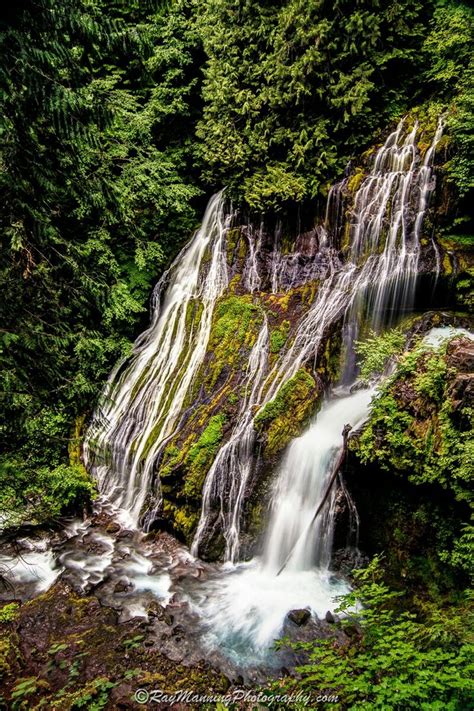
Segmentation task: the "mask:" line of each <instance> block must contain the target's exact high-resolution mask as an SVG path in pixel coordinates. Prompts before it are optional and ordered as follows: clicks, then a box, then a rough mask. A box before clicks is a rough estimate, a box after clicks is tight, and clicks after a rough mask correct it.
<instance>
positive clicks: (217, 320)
mask: <svg viewBox="0 0 474 711" xmlns="http://www.w3.org/2000/svg"><path fill="white" fill-rule="evenodd" d="M231 237H232V242H231V253H232V264H233V265H234V267H235V265H236V263H237V267H235V268H240V269H242V268H243V266H242V264H243V262H242V256H241V255H242V254H243V252H244V250H243V248H242V241H244V240H243V238H242V233H241V232H240V231H239V230H233V231H231ZM244 243H245V241H244ZM236 260H237V262H236ZM317 290H318V284H317V282H311V283H307V284H304V285H300V286H298V287H295V288H294V289H289V290H288V291H285V292H282V293H275V294H273V293H266V292H261V291H258V292H254V293H253V294H250V293H248V292H247V291H246V290H245V287H244V285H243V284H242V280H241V275H239V274H238V273H237V272H236V274H235V276H234V278H233V279H232V280H231V282H230V285H229V288H228V289H227V291H226V292H225V293H224V294H223V296H222V297H221V298H220V300H219V301H218V302H217V304H216V307H215V310H214V314H213V319H212V326H211V332H210V336H209V342H208V347H207V352H206V356H205V359H204V362H203V364H202V366H201V368H200V370H199V372H198V375H197V377H196V379H195V381H194V382H193V383H192V386H191V389H190V391H189V393H188V396H187V399H186V402H185V410H184V412H183V417H182V421H181V426H180V428H179V430H178V431H177V432H176V434H175V435H174V436H173V437H172V438H171V439H170V440H169V441H168V442H167V445H166V447H165V449H164V450H163V453H162V456H161V459H160V461H159V464H158V474H159V477H160V481H161V490H162V496H163V504H162V510H161V513H160V518H159V519H158V521H157V526H159V527H164V528H165V529H167V530H170V531H172V532H173V533H174V534H175V535H177V536H178V537H179V538H180V539H182V540H184V541H186V542H187V543H190V542H191V540H192V538H193V535H194V532H195V529H196V526H197V523H198V520H199V515H200V511H201V503H202V490H203V486H204V482H205V479H206V475H207V473H208V471H209V469H210V467H211V465H212V463H213V461H214V458H215V456H216V454H217V452H218V450H219V448H220V447H221V446H222V445H223V444H224V443H225V442H226V441H227V439H228V438H229V436H230V433H231V432H232V429H233V426H234V425H235V423H236V419H237V416H238V414H239V411H240V408H241V405H242V400H243V399H244V397H245V394H246V390H247V392H248V389H249V388H251V387H252V385H253V383H249V382H246V380H245V374H246V371H247V368H248V361H249V355H250V352H251V350H252V348H253V346H254V345H255V342H256V339H257V338H258V335H259V333H260V330H261V328H262V326H263V323H264V319H266V321H267V324H268V334H269V336H268V340H269V342H268V353H267V363H266V370H267V372H269V371H270V369H271V367H272V365H273V364H274V363H275V361H276V360H277V358H278V357H280V356H281V354H282V353H284V351H285V349H286V348H288V347H289V346H290V345H291V343H292V339H293V335H294V331H295V328H296V325H297V324H298V322H299V320H300V319H301V317H302V316H303V315H304V314H305V313H306V312H307V310H308V308H309V307H310V305H311V304H312V302H313V300H314V298H315V296H316V294H317ZM321 363H322V364H321V368H320V370H321V372H320V373H317V374H316V373H315V374H311V372H310V370H309V369H308V370H305V369H301V371H299V372H298V373H297V374H296V376H295V377H294V378H292V379H291V380H290V381H289V382H288V383H287V384H286V385H285V386H284V387H283V388H282V390H281V391H280V393H279V394H278V395H277V397H276V398H275V400H273V401H272V402H270V403H268V405H267V406H266V407H265V408H263V410H264V411H262V415H260V414H258V416H257V422H258V439H259V441H258V442H257V446H256V451H255V460H256V462H257V460H258V459H259V457H258V453H259V450H261V451H260V455H261V456H260V460H263V462H264V463H265V462H266V461H269V460H271V461H272V462H274V461H275V456H276V455H277V454H278V453H279V452H281V451H282V449H283V448H284V447H285V446H286V445H287V444H288V442H289V441H290V440H291V439H292V438H293V437H295V436H296V435H298V434H299V433H300V432H301V431H302V428H303V426H304V424H305V422H306V421H307V419H308V417H309V416H310V415H311V413H312V412H313V411H314V409H315V405H316V402H317V400H318V397H319V395H320V393H321V392H322V389H323V382H327V378H326V377H325V374H324V372H323V371H324V369H325V367H326V360H325V357H324V358H323V360H322V361H321ZM278 411H279V414H278V415H277V412H278ZM257 413H258V406H257V407H256V409H255V414H257ZM272 413H273V414H272ZM150 439H151V441H150V446H151V444H152V439H153V435H152V436H151V438H150ZM262 442H265V446H264V447H263V449H262V447H261V446H260V443H262ZM262 455H263V456H262ZM259 479H260V475H257V477H256V482H255V483H256V484H259V483H260V482H259ZM251 493H252V492H251V491H249V492H248V495H249V496H250V495H251ZM252 515H253V514H252ZM214 548H215V546H214ZM213 550H214V549H213ZM215 555H218V552H217V551H216V552H215ZM214 557H215V556H214Z"/></svg>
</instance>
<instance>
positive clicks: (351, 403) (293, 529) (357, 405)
mask: <svg viewBox="0 0 474 711" xmlns="http://www.w3.org/2000/svg"><path fill="white" fill-rule="evenodd" d="M403 128H404V121H403V120H402V121H400V123H399V124H398V126H397V128H396V130H395V131H394V132H393V133H391V134H390V135H389V137H388V138H387V140H386V141H385V143H384V145H383V146H382V147H381V148H380V149H379V151H378V152H377V153H376V155H375V159H374V162H373V167H372V170H371V172H370V173H369V175H368V176H367V177H366V178H365V180H364V181H363V182H362V184H361V186H360V188H359V190H358V192H357V194H356V196H355V200H354V209H353V215H352V222H351V232H350V236H351V240H350V247H349V250H350V251H349V254H350V260H349V261H348V262H347V263H346V264H345V265H344V266H343V267H342V268H341V269H340V270H339V271H338V272H335V273H333V274H331V275H330V276H329V278H328V279H327V281H326V283H325V284H324V286H323V288H322V289H321V290H320V293H319V297H318V298H317V299H316V301H315V303H314V305H313V307H312V309H311V310H310V311H309V313H308V315H307V317H306V318H305V319H304V320H303V321H302V323H301V327H300V329H299V332H298V334H297V337H296V338H295V341H294V343H293V346H292V348H290V350H289V351H288V352H287V353H286V354H285V355H284V356H283V359H282V363H280V364H277V366H276V374H275V375H276V377H275V379H274V380H273V382H272V386H271V388H270V389H269V394H270V395H272V394H273V393H274V392H275V389H276V388H277V387H278V386H279V384H280V383H281V382H282V381H283V380H284V379H285V378H286V377H288V373H291V374H292V373H295V372H296V370H297V369H298V368H299V367H300V365H301V364H303V363H304V362H305V361H306V360H307V359H308V356H309V355H310V353H311V352H312V351H314V349H315V347H316V349H317V346H318V345H319V343H320V341H321V338H322V337H323V335H324V333H325V330H326V327H327V325H328V324H329V323H331V322H334V320H335V319H337V318H338V317H339V316H340V315H343V314H345V321H344V325H343V335H344V336H345V341H346V342H345V350H346V363H345V367H343V373H342V378H341V380H342V384H345V385H347V384H348V381H349V382H350V380H351V373H352V372H353V371H354V362H353V353H352V343H353V340H354V338H355V337H356V334H357V333H358V330H359V320H360V316H361V301H362V298H361V297H362V296H364V295H365V296H367V297H368V304H367V305H366V309H367V313H368V320H369V322H370V323H371V324H372V326H373V327H374V328H376V329H380V327H381V325H382V324H383V323H384V322H385V323H392V322H393V320H394V318H395V316H396V315H397V314H400V313H401V312H403V311H404V310H405V309H407V308H408V307H409V306H411V305H412V302H413V298H414V289H415V285H416V278H417V274H418V259H419V253H420V231H421V225H422V222H423V218H424V216H425V213H426V209H427V207H428V200H429V195H430V193H431V192H432V190H433V189H434V176H433V171H432V161H433V156H434V152H435V149H436V145H437V143H438V141H439V140H440V138H441V134H442V130H443V121H442V120H440V121H439V123H438V128H437V131H436V134H435V136H434V139H433V142H432V144H431V146H430V148H429V149H428V151H427V152H426V155H425V157H424V160H423V161H422V163H421V166H420V165H419V160H420V159H419V152H418V149H417V146H416V136H417V132H418V124H417V123H416V122H415V124H414V126H413V128H412V130H411V131H409V132H408V133H407V134H406V136H405V137H404V136H403ZM340 202H341V197H340V191H336V193H334V192H330V194H329V199H328V208H327V211H326V223H327V224H328V223H329V219H328V216H329V215H330V214H331V211H332V212H333V213H335V214H336V216H337V219H340V217H339V216H340V215H341V212H342V208H341V205H340ZM334 204H335V207H334ZM335 234H336V236H338V235H339V234H340V227H339V225H337V223H336V226H335ZM362 258H363V260H364V261H362V266H361V267H358V262H360V261H361V259H362ZM387 311H388V312H389V316H388V317H386V316H385V314H386V312H387ZM316 353H317V350H316ZM275 383H276V384H275ZM372 395H373V390H370V389H367V390H361V391H357V392H355V393H353V394H349V395H346V396H345V397H342V398H334V397H332V398H329V399H328V400H327V401H326V402H325V403H324V404H323V407H322V409H321V411H320V412H319V414H318V415H317V417H316V420H315V421H314V422H313V423H312V424H311V425H310V427H309V428H308V429H307V430H306V432H305V433H304V435H302V436H301V437H299V438H298V439H296V440H294V441H293V442H292V443H291V445H290V447H289V448H288V450H287V453H286V455H285V457H284V459H283V462H282V464H281V466H280V469H279V472H278V475H277V479H276V484H275V487H274V492H273V497H272V511H271V518H270V523H269V527H268V531H267V539H266V547H265V552H264V565H265V566H268V567H269V568H270V569H276V570H277V571H278V570H279V569H280V567H281V565H283V564H287V565H288V567H289V568H290V569H294V570H306V569H308V568H311V567H312V566H314V565H316V566H318V567H322V568H324V567H328V565H329V562H330V554H331V548H332V535H333V528H334V500H335V491H333V492H332V494H331V496H330V497H329V500H328V501H327V503H326V504H325V506H324V509H323V511H322V512H321V514H320V515H319V517H318V518H317V519H316V521H314V522H312V516H313V513H314V511H315V509H316V506H317V505H318V502H319V501H320V500H321V498H322V496H323V493H324V491H325V489H326V486H327V482H328V477H329V476H330V474H331V465H332V462H333V461H334V460H335V458H336V457H337V456H338V454H339V452H340V450H341V447H342V430H343V427H344V426H345V425H346V424H349V425H351V427H357V426H359V425H360V424H361V423H362V422H363V421H364V420H365V419H366V417H367V414H368V410H369V404H370V400H371V398H372ZM267 397H268V395H267ZM288 556H289V559H288Z"/></svg>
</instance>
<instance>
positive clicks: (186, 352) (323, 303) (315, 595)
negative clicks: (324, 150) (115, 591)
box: [85, 121, 443, 649]
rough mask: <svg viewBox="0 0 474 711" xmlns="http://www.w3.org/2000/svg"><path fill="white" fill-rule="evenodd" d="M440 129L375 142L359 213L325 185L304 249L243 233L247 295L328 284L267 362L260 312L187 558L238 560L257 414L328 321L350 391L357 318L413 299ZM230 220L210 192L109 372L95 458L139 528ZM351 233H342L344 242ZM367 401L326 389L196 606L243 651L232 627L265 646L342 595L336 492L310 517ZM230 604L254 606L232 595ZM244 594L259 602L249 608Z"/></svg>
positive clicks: (195, 356) (201, 340) (385, 317)
mask: <svg viewBox="0 0 474 711" xmlns="http://www.w3.org/2000/svg"><path fill="white" fill-rule="evenodd" d="M442 128H443V124H442V121H440V122H439V126H438V130H437V132H436V135H435V137H434V139H433V142H432V144H431V147H430V148H429V150H428V151H427V152H426V154H425V156H424V158H422V157H421V155H420V151H419V149H418V147H417V135H418V126H417V124H415V125H414V126H413V127H412V128H411V129H410V130H406V127H405V122H404V121H401V122H400V123H399V125H398V126H397V128H396V130H395V131H394V132H393V133H392V134H391V135H390V136H389V137H388V138H387V140H386V142H385V143H384V145H383V146H382V147H381V148H380V149H379V150H378V151H377V153H376V155H375V157H374V160H373V164H372V168H371V169H370V171H369V173H368V175H367V176H366V177H365V179H364V180H363V181H362V183H361V185H360V187H359V189H358V190H357V191H356V193H355V195H354V199H353V203H352V207H351V203H350V201H349V199H348V196H349V195H348V185H349V180H348V179H347V178H345V179H344V180H343V181H342V182H341V183H338V184H337V185H335V186H334V187H333V188H332V190H331V191H330V194H329V198H328V206H327V210H326V218H325V222H324V224H323V225H320V226H319V227H318V228H317V229H316V230H315V231H314V233H308V235H307V236H303V237H307V239H306V252H305V253H304V254H303V253H300V252H298V249H297V250H296V252H295V254H291V255H283V254H281V253H280V252H279V251H278V250H279V243H280V241H281V235H280V230H279V229H277V230H276V232H275V238H274V244H273V252H271V251H270V252H268V244H267V245H265V244H264V242H265V240H264V232H263V226H261V227H260V229H259V230H258V231H257V233H255V234H253V233H252V231H251V230H250V229H249V230H248V233H247V238H248V240H249V241H250V246H249V251H248V254H247V259H246V263H245V265H244V268H243V275H242V283H243V285H244V288H245V289H246V290H247V292H250V293H251V294H253V295H254V299H255V298H256V299H258V298H259V290H260V289H262V288H263V285H264V284H268V285H269V288H270V290H271V291H272V292H273V293H275V292H277V291H281V290H282V289H283V285H284V284H285V285H286V286H285V288H289V287H290V286H291V285H293V284H295V283H304V281H305V279H307V280H309V281H311V280H314V279H315V278H316V275H317V278H318V281H319V288H318V291H317V293H316V296H315V298H314V301H313V303H312V305H311V306H310V307H309V309H308V310H307V312H306V314H305V315H304V316H303V317H302V318H301V319H300V321H299V323H298V324H297V327H296V329H295V331H294V332H293V333H292V337H291V339H290V341H289V345H287V347H286V348H285V349H283V350H282V352H281V354H279V355H278V356H277V357H275V358H273V359H270V358H269V356H268V354H269V324H268V322H267V318H266V317H265V318H264V319H263V322H262V325H261V328H260V333H259V334H258V337H257V339H256V341H255V343H254V345H253V347H252V350H251V353H250V355H249V361H248V367H247V370H246V372H245V373H243V374H242V379H241V382H240V385H239V387H241V388H242V390H241V392H242V393H243V395H242V396H241V400H240V408H239V412H238V413H237V416H236V418H235V420H234V422H233V426H232V430H231V433H230V436H229V437H228V439H227V441H226V442H225V443H224V444H223V445H222V446H221V447H220V449H219V450H218V452H217V453H216V456H215V458H214V461H213V464H212V465H211V467H210V469H209V471H208V473H207V476H206V480H205V483H204V488H203V497H202V510H201V516H200V520H199V523H198V526H197V529H196V532H195V537H194V541H193V545H192V552H193V554H194V555H198V554H199V553H200V552H201V550H202V549H203V546H204V544H205V542H206V541H207V540H209V539H212V537H213V536H215V535H223V538H224V541H225V559H226V560H227V561H230V562H232V563H236V561H237V560H238V558H239V554H240V547H241V541H240V535H241V519H242V512H243V505H244V501H245V498H246V493H247V488H248V484H249V482H250V481H251V478H252V474H253V470H254V463H255V462H254V459H255V436H256V435H255V430H254V426H253V420H254V416H255V413H256V412H258V411H259V409H260V408H262V407H263V406H265V405H266V404H267V403H269V402H270V401H271V400H272V399H273V398H274V397H275V395H276V394H277V393H278V391H279V389H280V388H281V387H282V385H284V384H285V383H286V382H288V381H289V380H290V378H292V377H293V376H294V375H295V374H296V372H297V371H298V370H299V369H300V368H302V367H307V366H308V365H310V364H311V363H316V361H317V358H318V353H319V350H320V346H321V345H322V343H323V341H324V339H325V337H326V335H327V333H328V330H329V327H331V326H333V325H334V324H335V323H337V322H338V321H339V320H341V319H342V320H343V321H344V339H345V342H346V348H345V350H346V363H347V367H346V368H345V374H344V377H343V384H346V385H347V384H349V383H350V382H351V380H352V379H353V377H354V363H353V358H352V360H351V358H350V357H349V355H350V353H351V349H352V342H353V340H354V338H355V337H357V333H358V324H359V321H360V318H361V316H362V315H363V316H364V318H365V320H366V321H368V322H369V323H371V324H372V327H373V328H375V329H379V328H380V327H381V326H382V325H383V324H387V323H391V322H392V321H393V320H394V318H395V317H396V315H397V314H399V313H400V312H402V311H404V310H406V309H409V308H410V307H411V305H412V302H413V297H414V288H415V283H416V276H417V273H418V263H419V255H420V234H421V228H422V224H423V218H424V216H425V213H426V209H427V207H428V202H429V196H430V193H431V192H432V190H433V189H434V173H433V170H432V163H433V156H434V153H435V150H436V145H437V143H438V141H439V139H440V137H441V132H442ZM347 220H348V221H349V226H348V228H347V229H345V224H347ZM229 226H230V216H227V217H226V216H225V215H224V211H223V201H222V197H221V196H216V197H215V198H213V199H212V200H211V202H210V204H209V206H208V209H207V211H206V215H205V218H204V221H203V225H202V227H201V229H200V230H199V231H198V232H197V233H196V235H195V236H194V238H193V240H192V241H191V243H190V245H189V246H188V247H187V248H186V249H185V250H183V252H182V253H181V255H180V256H179V257H178V258H177V259H176V261H175V262H174V264H173V265H172V267H171V268H170V270H169V271H168V272H167V273H166V274H165V276H164V277H163V278H162V280H161V281H160V284H159V285H158V286H157V288H156V291H155V295H154V300H153V305H152V306H153V319H152V324H151V326H150V328H149V329H148V331H146V332H145V333H144V334H143V335H142V336H141V337H140V338H139V339H138V340H137V342H136V344H135V346H134V349H133V353H132V356H131V357H130V358H129V359H127V360H126V361H125V362H124V363H123V364H121V365H120V366H119V367H118V368H117V369H116V370H115V371H114V373H113V374H112V376H111V378H110V380H109V383H108V385H107V388H106V390H105V393H104V396H103V398H102V401H101V404H100V407H99V409H98V411H97V413H96V415H95V416H94V419H93V422H92V423H91V426H90V428H89V432H88V435H87V442H86V450H85V456H86V462H87V464H88V466H89V467H90V468H91V469H93V470H94V471H95V472H96V476H97V478H98V479H99V483H100V487H101V490H102V492H103V493H104V494H105V495H106V496H107V498H108V499H109V500H111V501H112V502H113V503H114V504H115V505H116V506H117V507H119V508H122V509H124V510H125V511H126V512H127V514H128V515H129V518H130V520H131V521H132V523H134V524H135V525H136V524H137V523H138V521H139V518H140V513H141V512H142V511H143V509H144V506H145V502H146V501H147V500H149V497H150V494H151V492H152V491H156V490H157V487H158V482H155V481H154V478H155V471H156V470H157V469H158V468H159V456H160V453H161V451H162V450H163V447H164V446H165V445H166V443H167V442H168V441H169V439H170V438H171V437H172V436H173V434H174V433H175V432H176V431H177V429H178V428H179V426H180V422H181V421H182V418H183V411H185V410H186V408H187V407H189V406H191V405H192V403H188V402H187V401H186V396H187V394H188V393H189V391H190V387H191V385H192V383H193V380H194V379H195V376H196V374H197V372H198V370H199V367H200V366H201V365H202V363H203V361H204V355H205V351H206V346H207V344H208V340H209V335H210V329H211V320H212V314H213V310H214V305H215V303H216V300H217V299H218V298H219V297H220V295H221V294H223V292H224V290H225V288H226V286H227V284H228V266H227V261H226V256H227V255H226V244H225V243H226V232H227V228H228V227H229ZM344 234H346V235H348V237H349V240H348V244H346V245H345V246H344V244H342V242H343V239H344V238H343V236H344ZM252 235H253V238H252ZM265 249H267V252H265ZM341 250H342V251H341ZM308 254H309V255H310V256H309V257H308ZM341 255H342V256H341ZM305 260H306V261H305ZM308 260H309V261H308ZM301 265H303V269H302V270H301V269H300V266H301ZM261 269H266V270H267V273H265V274H264V273H262V272H261V271H260V270H261ZM299 269H300V271H302V272H303V274H304V278H303V282H301V281H300V278H301V274H299V273H298V270H299ZM198 303H202V309H199V308H198ZM189 324H191V327H190V325H189ZM269 364H271V365H269ZM372 394H373V391H371V390H361V391H357V392H355V393H352V394H351V393H348V391H347V390H346V392H345V394H344V395H343V396H342V397H339V398H336V397H335V395H334V394H333V395H332V396H331V397H330V398H329V399H328V400H326V402H325V403H323V406H322V409H321V411H320V413H319V415H318V416H317V418H316V419H315V420H314V422H313V423H312V424H311V425H310V426H309V428H308V429H307V431H306V432H305V433H304V434H303V435H302V436H301V437H299V438H298V439H296V440H295V441H294V442H293V443H292V444H291V445H290V447H289V448H288V450H287V452H286V454H285V456H284V459H283V462H282V464H281V466H280V468H279V471H278V472H277V475H276V479H275V485H274V489H273V497H272V505H271V514H270V522H269V527H268V531H267V535H266V540H265V548H264V552H263V556H262V558H261V559H255V560H254V561H251V562H250V563H246V564H240V565H237V566H236V567H234V568H229V567H227V568H226V570H227V573H226V576H225V579H224V580H223V579H222V577H219V579H218V581H217V582H216V588H215V589H214V590H213V589H212V583H211V582H210V583H209V584H208V586H207V588H206V598H205V600H200V602H198V603H196V604H197V607H198V608H199V611H200V614H201V615H202V616H203V617H204V618H206V616H209V617H211V618H212V620H213V634H214V635H217V638H218V639H219V640H220V641H221V642H222V640H223V639H224V638H226V635H228V634H229V629H230V628H231V629H232V633H231V636H232V641H231V642H229V645H230V647H232V645H234V646H235V644H237V642H236V635H237V637H238V638H239V639H241V640H243V642H242V643H243V644H244V646H245V645H247V644H248V643H249V640H251V641H252V644H253V645H254V646H255V647H256V648H261V649H263V648H266V647H267V646H268V644H270V643H271V639H272V638H273V637H274V636H276V635H277V634H278V632H279V630H280V628H281V626H282V624H283V620H284V617H285V614H286V612H287V611H288V609H290V608H291V607H306V606H308V607H310V608H311V609H312V610H313V611H315V612H317V613H321V612H324V609H325V608H326V609H327V607H328V606H330V599H331V598H332V597H333V595H334V592H335V591H336V592H337V591H341V590H342V589H343V588H344V586H343V585H342V584H341V583H337V581H334V579H333V578H332V577H331V574H330V572H329V563H330V553H331V546H332V531H333V523H334V501H335V498H334V496H335V495H334V493H333V494H332V495H330V496H329V497H328V501H327V504H326V505H325V507H324V509H323V511H322V512H321V514H320V516H318V517H317V518H316V520H315V521H312V517H313V513H314V510H315V507H316V506H317V504H318V501H319V499H320V498H321V496H322V494H323V492H324V491H325V488H326V485H327V482H328V476H329V475H330V472H331V467H332V463H333V461H334V460H335V458H336V457H337V456H338V453H339V452H340V449H341V447H342V429H343V427H344V425H346V424H350V425H351V426H352V427H357V426H359V425H360V424H361V423H362V422H363V421H364V419H365V418H366V416H367V412H368V409H369V405H370V400H371V397H372ZM152 517H153V511H152V513H151V517H150V518H152ZM146 520H147V519H145V523H146ZM282 565H284V570H283V572H281V574H280V575H278V579H277V578H276V577H275V576H276V574H277V573H278V572H279V570H280V569H281V567H282ZM244 591H245V592H246V597H244V596H243V592H244ZM239 595H240V598H239ZM236 597H237V598H238V599H240V600H241V605H245V609H243V608H242V606H241V605H238V604H236ZM249 599H253V601H254V602H253V603H252V604H251V605H249V602H248V600H249Z"/></svg>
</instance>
